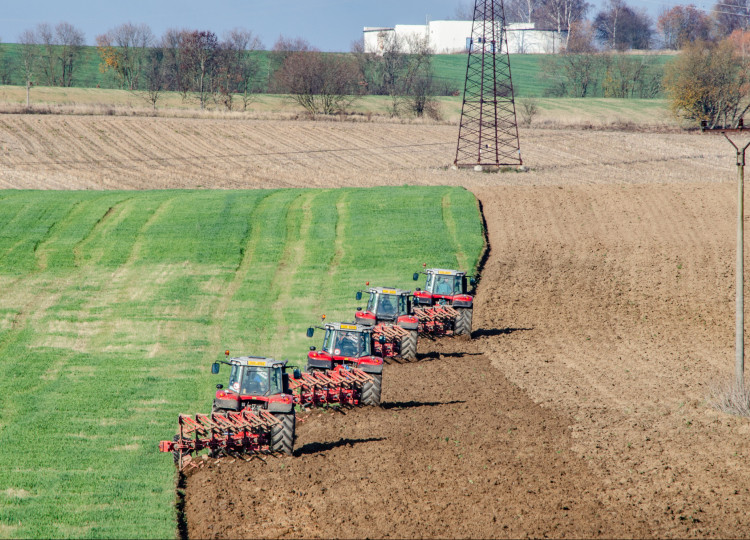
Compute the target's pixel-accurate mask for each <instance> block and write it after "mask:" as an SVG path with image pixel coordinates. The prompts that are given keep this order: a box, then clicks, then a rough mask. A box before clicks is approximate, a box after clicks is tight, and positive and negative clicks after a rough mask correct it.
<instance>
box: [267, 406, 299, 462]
mask: <svg viewBox="0 0 750 540" xmlns="http://www.w3.org/2000/svg"><path fill="white" fill-rule="evenodd" d="M274 416H276V418H278V419H279V420H281V423H279V424H276V425H275V426H273V427H272V428H271V452H282V453H284V454H286V455H288V456H291V455H292V448H293V447H294V427H295V424H296V418H297V417H296V416H295V415H294V411H292V412H290V413H287V414H277V415H274Z"/></svg>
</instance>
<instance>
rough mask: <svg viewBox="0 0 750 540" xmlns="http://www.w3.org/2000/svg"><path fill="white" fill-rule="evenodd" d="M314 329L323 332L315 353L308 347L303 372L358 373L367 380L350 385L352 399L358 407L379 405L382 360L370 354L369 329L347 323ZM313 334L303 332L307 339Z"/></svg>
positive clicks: (370, 336) (371, 348) (370, 328)
mask: <svg viewBox="0 0 750 540" xmlns="http://www.w3.org/2000/svg"><path fill="white" fill-rule="evenodd" d="M324 319H325V317H324ZM318 328H320V329H321V330H325V336H324V337H323V347H322V348H321V350H319V351H318V350H317V349H316V348H315V347H310V352H309V353H307V368H306V370H305V371H306V372H307V373H311V374H316V373H322V374H329V375H330V374H331V373H332V372H339V373H342V374H343V373H345V372H346V371H349V372H352V373H356V372H357V371H361V372H363V373H364V374H366V375H367V378H368V379H369V380H367V381H366V382H364V383H362V384H361V385H354V387H353V390H354V395H353V396H352V397H353V399H354V400H355V401H356V402H358V404H361V405H373V406H378V405H380V393H381V387H382V383H383V358H382V357H381V356H378V355H377V354H374V353H373V341H372V340H373V329H372V327H370V326H363V325H359V324H351V323H325V325H324V326H319V327H318ZM314 333H315V328H313V327H310V328H308V329H307V337H310V338H311V337H313V335H314ZM342 370H343V371H342Z"/></svg>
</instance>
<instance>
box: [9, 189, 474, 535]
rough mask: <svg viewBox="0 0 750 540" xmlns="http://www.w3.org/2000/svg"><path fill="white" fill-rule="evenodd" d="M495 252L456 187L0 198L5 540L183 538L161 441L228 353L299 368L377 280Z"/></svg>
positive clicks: (193, 408) (203, 399)
mask: <svg viewBox="0 0 750 540" xmlns="http://www.w3.org/2000/svg"><path fill="white" fill-rule="evenodd" d="M417 223H418V224H419V226H418V227H417V226H416V224H417ZM482 245H483V237H482V230H481V222H480V219H479V215H478V210H477V204H476V201H475V199H474V196H473V195H472V194H471V193H469V192H468V191H465V190H463V189H460V188H449V187H436V188H410V187H404V188H382V189H342V190H277V191H267V190H253V191H222V192H217V191H155V192H53V191H45V192H19V191H3V192H0V296H1V297H2V299H3V301H2V305H0V369H1V370H2V372H3V374H4V376H3V377H2V378H0V447H2V448H3V449H4V451H3V452H0V537H4V538H6V537H24V538H26V537H37V538H38V537H98V538H100V537H118V538H132V537H136V538H145V537H152V538H167V537H172V536H174V533H175V513H174V476H175V470H174V466H173V464H172V459H171V456H168V455H164V454H159V453H158V451H157V444H158V441H159V440H160V439H163V438H169V437H170V436H171V434H172V433H173V432H174V430H175V426H176V418H177V414H178V413H179V412H190V413H194V412H207V411H208V410H210V403H211V398H212V392H213V387H214V385H215V384H216V383H217V382H220V381H221V382H226V381H223V380H222V379H221V376H218V377H215V376H212V375H210V372H209V364H210V363H211V362H212V361H213V360H215V359H217V358H219V357H221V355H222V352H223V350H224V349H225V348H229V349H230V350H232V351H234V352H235V353H238V354H241V353H252V354H263V355H272V356H275V357H282V358H289V359H290V360H292V362H295V363H298V364H301V363H302V361H303V358H304V357H305V352H306V349H307V347H308V346H309V345H310V344H311V343H310V341H309V340H307V338H306V337H305V336H304V328H305V327H307V326H308V325H309V324H310V323H313V322H316V321H317V320H318V317H319V315H320V314H321V313H322V312H325V313H326V314H327V315H328V316H329V318H330V319H335V318H339V317H346V318H350V317H351V316H352V312H353V309H354V308H355V307H356V306H355V303H356V301H355V300H354V292H355V290H356V289H358V288H360V287H362V286H363V285H364V282H365V280H371V281H372V282H373V283H382V284H385V285H389V286H403V287H406V288H409V287H412V286H413V282H412V281H411V274H412V272H413V271H414V270H415V269H417V268H419V267H420V266H421V263H422V262H423V261H428V262H429V263H430V264H434V265H437V266H444V267H455V266H460V267H461V268H467V269H472V268H473V267H474V266H475V265H476V263H477V260H478V257H479V255H480V251H481V249H482ZM224 375H226V374H224Z"/></svg>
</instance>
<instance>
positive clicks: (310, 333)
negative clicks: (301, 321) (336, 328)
mask: <svg viewBox="0 0 750 540" xmlns="http://www.w3.org/2000/svg"><path fill="white" fill-rule="evenodd" d="M314 333H315V328H313V327H312V326H311V327H310V328H308V329H307V337H313V334H314Z"/></svg>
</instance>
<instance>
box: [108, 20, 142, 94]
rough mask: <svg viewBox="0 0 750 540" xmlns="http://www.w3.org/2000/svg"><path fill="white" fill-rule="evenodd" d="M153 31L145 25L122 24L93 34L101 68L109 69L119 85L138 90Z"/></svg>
mask: <svg viewBox="0 0 750 540" xmlns="http://www.w3.org/2000/svg"><path fill="white" fill-rule="evenodd" d="M154 41H155V40H154V34H153V32H152V31H151V28H150V27H149V26H148V25H146V24H138V25H136V24H133V23H129V22H128V23H125V24H121V25H120V26H116V27H115V28H112V29H111V30H109V31H107V33H105V34H101V35H99V36H96V44H97V48H98V49H99V54H100V56H101V57H102V64H103V68H104V69H105V70H112V71H113V72H114V73H115V76H116V77H117V79H118V80H119V81H120V84H121V86H123V87H124V88H127V89H128V90H136V89H138V83H139V79H140V76H141V71H142V69H143V65H144V62H145V59H146V55H147V53H148V50H149V48H150V47H152V46H153V45H154Z"/></svg>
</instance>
